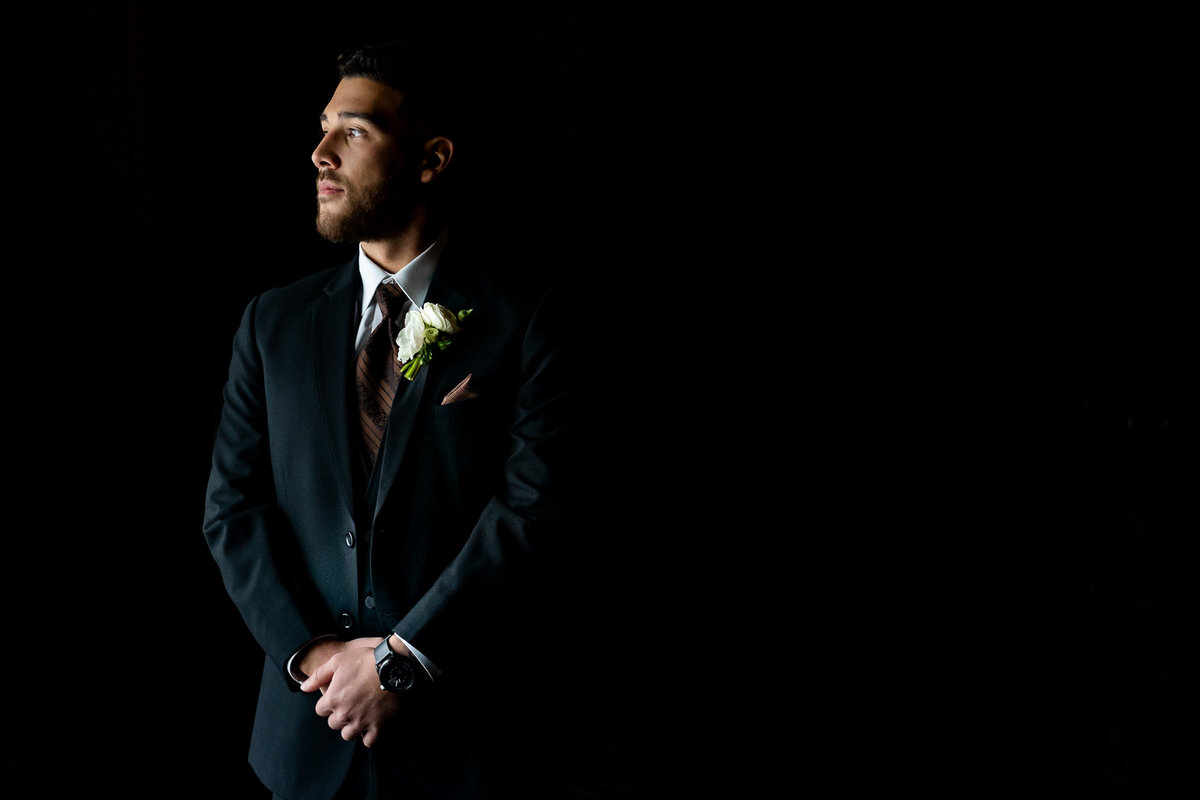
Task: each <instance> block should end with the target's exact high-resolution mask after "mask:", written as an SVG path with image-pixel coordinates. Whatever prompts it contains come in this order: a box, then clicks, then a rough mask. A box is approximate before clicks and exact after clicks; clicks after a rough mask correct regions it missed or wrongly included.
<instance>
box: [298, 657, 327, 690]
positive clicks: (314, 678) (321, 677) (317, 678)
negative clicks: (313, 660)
mask: <svg viewBox="0 0 1200 800" xmlns="http://www.w3.org/2000/svg"><path fill="white" fill-rule="evenodd" d="M331 680H333V664H332V663H330V662H329V661H326V662H325V663H324V664H322V665H321V666H319V667H317V668H316V670H315V671H314V672H313V674H312V675H309V676H308V677H307V678H306V679H305V680H304V682H303V683H301V684H300V691H302V692H315V691H317V690H318V689H324V688H325V687H326V686H328V685H329V681H331Z"/></svg>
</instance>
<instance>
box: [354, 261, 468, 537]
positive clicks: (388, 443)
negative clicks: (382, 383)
mask: <svg viewBox="0 0 1200 800" xmlns="http://www.w3.org/2000/svg"><path fill="white" fill-rule="evenodd" d="M446 252H447V253H449V252H450V248H447V251H446ZM452 275H453V271H452V270H451V269H449V268H447V259H446V255H445V254H443V256H442V260H441V261H440V262H439V264H438V268H437V271H436V272H435V273H434V275H433V279H432V281H431V282H430V284H429V291H428V292H427V293H426V296H425V299H426V301H427V302H430V303H437V304H439V305H443V306H446V307H447V308H449V309H451V310H452V311H456V312H457V311H459V310H460V309H462V308H466V307H468V306H467V305H466V304H467V297H466V295H464V294H463V293H462V292H460V291H459V290H458V289H457V288H456V286H455V283H454V280H453V277H452ZM440 367H441V360H440V359H438V358H437V357H436V356H435V357H434V359H433V360H432V361H431V362H430V363H428V364H426V365H425V366H424V367H422V368H421V369H420V371H418V372H417V374H416V376H415V377H414V378H413V380H412V383H410V384H409V385H408V386H406V387H403V390H402V391H400V392H399V393H398V397H397V401H396V403H395V404H394V405H393V406H392V412H391V416H390V417H389V418H388V425H387V434H386V435H385V436H384V438H383V447H382V448H381V449H380V453H379V456H380V458H379V463H378V464H377V465H376V469H375V472H376V474H375V475H374V476H372V483H373V484H376V481H377V484H376V485H374V486H372V488H373V489H375V490H376V491H374V492H373V493H371V494H370V496H371V497H374V498H375V511H374V514H375V515H377V514H378V513H379V510H380V509H381V508H383V503H384V500H385V499H386V498H387V496H388V492H389V491H391V488H392V483H393V481H395V479H396V474H397V472H398V471H399V469H400V464H401V462H402V461H403V460H404V454H405V451H406V450H407V449H408V443H409V441H411V439H412V431H413V426H414V424H415V422H416V419H417V416H418V413H419V411H420V409H421V408H423V407H424V403H425V402H429V401H427V400H426V399H425V395H426V394H427V393H428V392H430V391H432V389H429V388H428V387H430V385H431V384H433V383H436V376H437V375H438V374H439V373H440V372H441V369H440ZM404 382H405V381H404V379H403V378H401V383H404Z"/></svg>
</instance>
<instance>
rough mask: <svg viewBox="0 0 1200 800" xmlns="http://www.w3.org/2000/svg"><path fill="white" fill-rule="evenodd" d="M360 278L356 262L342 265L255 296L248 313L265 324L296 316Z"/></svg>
mask: <svg viewBox="0 0 1200 800" xmlns="http://www.w3.org/2000/svg"><path fill="white" fill-rule="evenodd" d="M356 276H357V271H356V269H355V267H354V264H353V263H347V264H341V265H338V266H335V267H329V268H327V269H323V270H321V271H320V272H315V273H313V274H311V275H306V276H305V277H303V278H299V279H297V280H295V281H292V282H290V283H286V284H282V285H280V286H274V287H271V288H269V289H266V290H265V291H263V292H261V293H260V294H259V295H257V296H256V297H254V298H253V299H252V300H251V301H250V304H249V308H248V309H247V313H252V314H254V315H255V317H256V318H257V319H259V320H260V321H262V322H270V321H274V320H275V319H277V318H281V317H295V316H296V315H297V314H298V313H301V312H303V311H304V310H305V309H307V308H309V307H311V306H312V305H313V304H314V303H317V302H320V301H321V300H323V299H325V298H328V297H330V296H332V295H334V294H336V293H337V292H338V291H339V290H340V289H344V288H348V286H349V285H350V283H351V281H353V280H354V278H355V277H356Z"/></svg>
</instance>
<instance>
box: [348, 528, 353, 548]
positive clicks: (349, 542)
mask: <svg viewBox="0 0 1200 800" xmlns="http://www.w3.org/2000/svg"><path fill="white" fill-rule="evenodd" d="M346 547H354V531H346Z"/></svg>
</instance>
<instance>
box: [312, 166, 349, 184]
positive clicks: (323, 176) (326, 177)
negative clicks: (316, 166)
mask: <svg viewBox="0 0 1200 800" xmlns="http://www.w3.org/2000/svg"><path fill="white" fill-rule="evenodd" d="M322 182H324V183H332V184H333V185H334V186H345V185H346V182H345V181H343V180H342V179H341V178H339V177H338V176H337V175H336V174H334V173H333V172H332V171H330V170H327V169H322V170H319V171H318V172H317V183H322Z"/></svg>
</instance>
